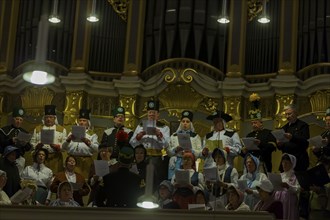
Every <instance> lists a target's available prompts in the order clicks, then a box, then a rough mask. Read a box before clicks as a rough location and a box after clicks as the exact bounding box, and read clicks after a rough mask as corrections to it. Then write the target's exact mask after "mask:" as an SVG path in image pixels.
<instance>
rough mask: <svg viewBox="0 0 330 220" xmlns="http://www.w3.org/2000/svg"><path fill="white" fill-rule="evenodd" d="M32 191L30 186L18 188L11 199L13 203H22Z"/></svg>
mask: <svg viewBox="0 0 330 220" xmlns="http://www.w3.org/2000/svg"><path fill="white" fill-rule="evenodd" d="M31 193H32V189H31V188H29V187H25V188H24V189H20V190H18V191H17V192H16V193H15V194H14V195H13V196H12V197H10V201H11V202H12V203H16V204H18V203H21V202H23V201H24V200H26V199H27V198H28V197H29V196H30V195H31Z"/></svg>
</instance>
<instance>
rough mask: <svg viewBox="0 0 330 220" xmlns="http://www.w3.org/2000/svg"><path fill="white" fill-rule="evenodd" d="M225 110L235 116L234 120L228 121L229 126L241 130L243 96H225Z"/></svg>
mask: <svg viewBox="0 0 330 220" xmlns="http://www.w3.org/2000/svg"><path fill="white" fill-rule="evenodd" d="M223 103H224V112H226V113H227V114H229V115H230V116H232V117H233V120H232V121H230V122H228V123H227V126H228V127H230V128H232V129H233V130H235V131H239V130H240V119H241V117H240V106H241V97H228V96H227V97H223Z"/></svg>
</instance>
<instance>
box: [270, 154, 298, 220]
mask: <svg viewBox="0 0 330 220" xmlns="http://www.w3.org/2000/svg"><path fill="white" fill-rule="evenodd" d="M281 166H282V169H283V172H282V173H281V178H282V187H283V189H282V190H281V191H276V192H275V198H276V199H278V200H280V201H282V203H283V219H290V220H291V219H292V220H295V219H299V209H298V193H299V188H300V186H299V183H298V180H297V178H296V175H295V173H294V168H295V166H296V157H295V156H293V155H291V154H287V153H285V154H283V155H282V160H281Z"/></svg>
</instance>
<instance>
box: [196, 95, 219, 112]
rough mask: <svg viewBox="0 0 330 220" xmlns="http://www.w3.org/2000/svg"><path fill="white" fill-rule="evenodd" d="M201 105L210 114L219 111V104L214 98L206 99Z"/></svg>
mask: <svg viewBox="0 0 330 220" xmlns="http://www.w3.org/2000/svg"><path fill="white" fill-rule="evenodd" d="M200 105H201V106H202V107H203V108H204V109H205V110H206V111H208V112H215V111H216V110H217V109H218V103H217V102H216V101H215V100H214V99H212V98H207V97H206V98H204V99H203V101H202V102H201V103H200Z"/></svg>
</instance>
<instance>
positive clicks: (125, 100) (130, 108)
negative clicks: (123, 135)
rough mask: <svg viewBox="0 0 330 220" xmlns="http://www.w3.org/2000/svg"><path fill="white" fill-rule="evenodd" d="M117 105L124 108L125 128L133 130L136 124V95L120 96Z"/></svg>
mask: <svg viewBox="0 0 330 220" xmlns="http://www.w3.org/2000/svg"><path fill="white" fill-rule="evenodd" d="M119 103H120V106H122V107H123V108H125V126H126V127H128V128H131V129H134V128H135V127H136V124H137V120H136V117H135V105H136V95H120V97H119Z"/></svg>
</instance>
